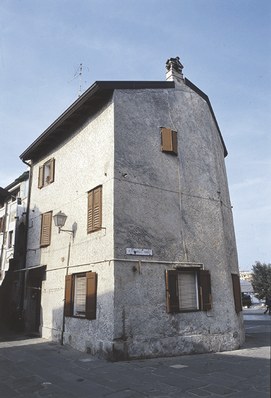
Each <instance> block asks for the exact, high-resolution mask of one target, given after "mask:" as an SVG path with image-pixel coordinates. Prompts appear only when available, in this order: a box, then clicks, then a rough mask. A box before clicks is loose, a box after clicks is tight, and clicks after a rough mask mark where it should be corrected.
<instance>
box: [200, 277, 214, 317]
mask: <svg viewBox="0 0 271 398" xmlns="http://www.w3.org/2000/svg"><path fill="white" fill-rule="evenodd" d="M199 296H200V310H201V311H209V310H210V309H211V308H212V294H211V276H210V272H209V271H207V270H200V271H199Z"/></svg>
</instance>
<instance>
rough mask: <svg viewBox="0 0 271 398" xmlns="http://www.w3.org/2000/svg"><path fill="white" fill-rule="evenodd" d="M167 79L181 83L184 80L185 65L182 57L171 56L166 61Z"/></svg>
mask: <svg viewBox="0 0 271 398" xmlns="http://www.w3.org/2000/svg"><path fill="white" fill-rule="evenodd" d="M166 69H167V73H166V80H169V81H174V82H175V83H181V82H182V81H183V65H182V64H181V62H180V58H179V57H176V58H169V59H168V60H167V62H166Z"/></svg>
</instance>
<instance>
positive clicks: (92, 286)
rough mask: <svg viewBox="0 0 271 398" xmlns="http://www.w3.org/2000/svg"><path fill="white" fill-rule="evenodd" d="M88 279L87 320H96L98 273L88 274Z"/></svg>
mask: <svg viewBox="0 0 271 398" xmlns="http://www.w3.org/2000/svg"><path fill="white" fill-rule="evenodd" d="M86 278H87V280H86V284H87V297H86V318H87V319H96V301H97V274H96V272H87V274H86Z"/></svg>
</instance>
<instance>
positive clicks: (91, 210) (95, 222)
mask: <svg viewBox="0 0 271 398" xmlns="http://www.w3.org/2000/svg"><path fill="white" fill-rule="evenodd" d="M101 228H102V186H99V187H96V188H94V189H92V190H91V191H89V192H88V219H87V232H88V233H90V232H94V231H97V230H98V229H101Z"/></svg>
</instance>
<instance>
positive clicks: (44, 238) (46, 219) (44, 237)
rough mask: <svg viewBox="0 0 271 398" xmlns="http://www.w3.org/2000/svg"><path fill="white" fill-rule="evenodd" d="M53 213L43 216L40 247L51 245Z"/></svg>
mask: <svg viewBox="0 0 271 398" xmlns="http://www.w3.org/2000/svg"><path fill="white" fill-rule="evenodd" d="M51 226H52V212H51V211H49V212H48V213H44V214H42V219H41V234H40V246H41V247H44V246H49V245H50V243H51Z"/></svg>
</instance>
